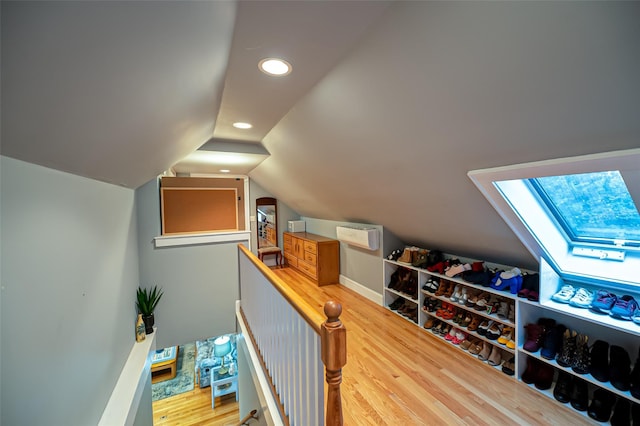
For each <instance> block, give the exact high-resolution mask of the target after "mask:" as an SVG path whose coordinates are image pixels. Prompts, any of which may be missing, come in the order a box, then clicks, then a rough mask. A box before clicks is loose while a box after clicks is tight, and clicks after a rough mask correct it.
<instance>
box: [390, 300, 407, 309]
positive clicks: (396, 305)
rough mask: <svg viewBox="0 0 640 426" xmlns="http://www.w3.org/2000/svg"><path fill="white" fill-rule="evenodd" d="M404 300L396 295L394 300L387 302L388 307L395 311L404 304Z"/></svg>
mask: <svg viewBox="0 0 640 426" xmlns="http://www.w3.org/2000/svg"><path fill="white" fill-rule="evenodd" d="M404 301H405V299H404V297H398V298H397V299H396V300H394V301H393V302H391V303H390V304H389V309H391V310H392V311H397V310H398V309H400V307H401V306H402V305H404Z"/></svg>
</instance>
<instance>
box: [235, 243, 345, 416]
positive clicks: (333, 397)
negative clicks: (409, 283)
mask: <svg viewBox="0 0 640 426" xmlns="http://www.w3.org/2000/svg"><path fill="white" fill-rule="evenodd" d="M238 247H239V249H240V251H241V252H242V253H244V254H245V255H246V257H247V259H249V260H250V261H251V262H252V263H253V264H254V265H255V266H256V267H257V268H258V270H259V271H260V272H261V273H262V275H263V276H264V277H265V278H266V279H267V280H268V281H269V282H270V283H271V284H272V285H273V287H274V288H276V290H278V292H279V293H280V294H281V295H282V296H283V297H284V298H285V299H286V300H287V302H288V303H289V304H290V305H291V306H292V307H293V308H294V309H295V310H296V312H298V314H299V315H300V316H301V317H302V318H303V319H304V320H305V322H307V324H309V326H310V327H311V328H312V329H313V330H314V331H315V332H316V333H317V334H318V335H319V336H320V351H321V354H320V355H321V359H322V363H323V364H324V366H325V377H326V382H327V406H326V407H325V425H326V426H342V425H343V416H342V397H341V394H340V384H341V383H342V368H343V367H344V366H345V365H346V364H347V329H346V328H345V326H344V325H343V324H342V321H340V315H341V314H342V305H341V304H340V303H338V302H336V301H328V302H326V303H325V305H324V314H325V317H326V319H325V318H324V317H323V316H322V315H320V314H319V313H318V312H317V311H316V310H315V308H314V307H313V306H311V305H310V304H309V303H307V302H306V301H305V300H304V299H303V298H302V297H300V296H299V295H298V294H297V293H295V292H294V291H293V290H292V289H291V288H290V287H289V286H288V285H287V284H285V283H284V281H282V280H281V279H280V278H278V277H277V276H275V275H274V274H273V271H271V269H269V267H267V266H266V265H265V264H264V263H263V262H261V261H260V260H259V259H258V258H257V257H256V256H254V255H253V253H251V251H249V249H247V248H246V247H245V246H244V245H242V244H238ZM240 314H241V315H242V317H243V319H244V322H245V323H247V324H248V322H247V320H246V318H245V316H244V313H243V310H242V308H241V309H240ZM248 325H249V324H248ZM249 333H250V334H251V336H249V337H250V339H251V341H252V343H253V344H254V346H255V345H256V342H255V340H254V337H253V335H252V334H253V333H252V332H251V328H250V325H249ZM258 350H259V351H260V348H258ZM260 361H261V365H262V367H263V369H264V370H265V372H266V373H267V374H269V372H268V371H267V368H266V366H265V365H264V362H263V360H260ZM271 386H272V388H273V383H271ZM274 390H275V389H274ZM274 394H275V392H274ZM281 408H282V407H281ZM281 414H282V415H284V411H281Z"/></svg>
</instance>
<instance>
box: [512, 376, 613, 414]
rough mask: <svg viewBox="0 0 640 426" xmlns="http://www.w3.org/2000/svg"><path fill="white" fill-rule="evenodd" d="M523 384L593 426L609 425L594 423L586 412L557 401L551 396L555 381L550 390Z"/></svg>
mask: <svg viewBox="0 0 640 426" xmlns="http://www.w3.org/2000/svg"><path fill="white" fill-rule="evenodd" d="M523 384H524V385H525V386H529V387H530V388H531V389H533V390H535V391H536V392H539V393H541V394H543V395H544V396H546V397H547V398H550V399H552V400H553V401H555V403H556V404H558V405H559V406H560V407H564V408H565V409H569V410H573V411H575V412H576V413H578V414H580V415H582V416H583V417H584V418H585V419H586V420H588V421H590V422H592V423H593V424H596V425H603V424H604V425H608V424H610V423H609V422H607V423H602V422H598V421H596V420H595V419H592V418H591V417H589V415H588V414H587V411H586V410H585V411H579V410H575V409H574V408H573V407H572V406H571V404H570V403H568V402H567V403H562V402H560V401H558V400H557V399H556V398H555V397H554V396H553V389H554V388H555V386H556V381H555V380H554V382H553V385H552V386H551V388H549V389H538V388H537V387H536V386H535V385H534V384H533V383H531V384H528V383H524V382H523ZM589 400H591V398H589Z"/></svg>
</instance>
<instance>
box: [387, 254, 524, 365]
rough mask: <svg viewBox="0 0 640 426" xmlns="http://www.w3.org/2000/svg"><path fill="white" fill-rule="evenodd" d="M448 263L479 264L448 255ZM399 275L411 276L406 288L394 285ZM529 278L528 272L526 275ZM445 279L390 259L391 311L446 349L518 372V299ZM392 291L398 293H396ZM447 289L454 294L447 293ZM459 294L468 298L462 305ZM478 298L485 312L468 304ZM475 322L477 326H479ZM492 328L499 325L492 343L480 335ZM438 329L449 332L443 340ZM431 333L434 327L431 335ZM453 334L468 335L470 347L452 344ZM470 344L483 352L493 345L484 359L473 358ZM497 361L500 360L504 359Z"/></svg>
mask: <svg viewBox="0 0 640 426" xmlns="http://www.w3.org/2000/svg"><path fill="white" fill-rule="evenodd" d="M445 257H446V258H447V259H454V258H455V259H458V260H459V261H460V262H462V263H468V264H471V263H473V262H477V261H475V260H471V259H465V258H462V257H459V256H455V255H449V254H445ZM484 266H485V267H487V268H490V269H497V270H504V271H509V270H511V269H513V267H512V266H506V265H499V264H494V263H488V262H484ZM400 268H402V269H400ZM399 269H400V270H401V271H403V273H404V274H405V275H406V276H405V277H403V278H404V282H405V284H404V285H402V286H399V287H400V288H398V286H397V285H394V282H393V280H394V278H396V279H397V277H393V275H394V274H395V273H396V272H397V271H398V270H399ZM523 272H525V271H524V270H523ZM409 274H410V275H409ZM445 274H446V273H445ZM445 274H440V273H438V272H430V271H428V270H426V269H422V268H418V267H414V266H411V265H407V264H405V263H401V262H397V261H394V260H389V259H384V304H385V306H386V307H388V308H389V309H390V310H391V311H392V312H395V313H396V314H397V315H400V316H401V317H403V318H405V319H406V320H407V321H409V322H411V323H412V324H415V325H416V326H419V327H420V328H422V329H424V330H425V331H428V332H431V333H432V334H434V335H435V336H439V337H440V338H441V339H442V341H443V343H445V344H449V345H451V344H452V343H453V346H456V347H459V348H460V349H461V351H463V352H465V353H467V354H469V355H472V356H474V358H476V359H479V361H481V362H487V361H489V359H490V360H491V362H488V364H489V365H493V366H494V367H495V368H501V367H502V363H503V361H507V362H508V361H512V362H513V363H514V365H513V366H512V368H513V370H514V372H515V371H516V366H515V362H516V359H515V358H516V352H517V350H516V348H515V347H516V342H517V336H516V335H517V326H516V320H515V319H516V318H517V315H516V314H517V312H516V311H517V307H516V305H517V304H516V299H517V295H516V294H511V293H510V291H509V289H507V290H496V289H494V288H492V287H485V286H483V285H480V284H474V283H471V282H468V281H465V280H463V279H462V278H461V277H460V276H454V277H449V276H447V275H445ZM434 282H435V283H438V284H437V285H438V288H437V289H436V288H433V287H430V285H433V284H432V283H434ZM390 285H391V286H392V287H395V288H390ZM442 286H444V287H442ZM444 288H446V289H447V290H450V291H448V292H447V291H444V290H443V289H444ZM456 289H457V290H458V296H461V295H464V297H463V298H462V299H461V300H459V299H458V298H456V297H455V296H456V294H455V291H456ZM452 296H453V299H452ZM480 296H484V297H480ZM473 297H475V300H474V301H476V302H477V301H478V300H481V299H482V298H484V299H485V300H484V301H483V302H484V303H483V304H481V306H483V307H482V308H481V309H478V308H477V307H476V306H477V304H476V303H472V304H470V303H468V302H467V301H468V299H470V298H473ZM443 309H444V311H447V310H449V311H450V313H445V314H444V315H442V314H443V313H444V311H443ZM439 311H440V312H439ZM453 312H455V313H453ZM498 314H500V315H498ZM465 320H466V322H465ZM469 321H471V322H469ZM474 322H475V326H473V323H474ZM492 322H493V323H495V325H496V327H495V328H494V330H493V331H494V333H492V335H491V337H489V334H485V333H480V332H479V331H478V330H479V329H481V328H482V326H483V325H484V326H488V325H489V324H490V323H492ZM436 324H437V327H439V328H440V329H442V328H444V327H446V330H447V332H446V333H440V334H439V333H437V332H435V331H436V330H433V329H432V327H433V326H435V325H436ZM425 327H428V329H426V328H425ZM450 329H453V330H454V331H459V332H462V333H463V336H464V340H467V345H466V346H465V345H464V344H461V343H460V342H459V341H455V340H453V338H452V337H451V336H449V339H447V334H449V332H450ZM485 330H486V328H485ZM508 330H511V332H510V333H508ZM503 331H504V333H503ZM496 332H497V334H496ZM508 341H510V345H509V346H512V347H508V346H507V342H508ZM470 342H473V343H474V344H480V347H483V348H484V345H488V346H486V350H485V354H484V355H486V356H484V357H480V358H478V355H481V353H480V354H479V353H478V352H477V351H475V352H476V353H473V352H474V351H473V350H472V349H470V348H469V343H470ZM471 346H473V345H471ZM497 355H500V356H499V357H498V356H497ZM491 356H493V358H492V357H491Z"/></svg>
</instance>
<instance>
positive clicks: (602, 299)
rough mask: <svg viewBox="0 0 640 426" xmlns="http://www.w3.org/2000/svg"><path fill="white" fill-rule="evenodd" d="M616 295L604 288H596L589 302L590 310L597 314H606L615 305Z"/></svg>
mask: <svg viewBox="0 0 640 426" xmlns="http://www.w3.org/2000/svg"><path fill="white" fill-rule="evenodd" d="M617 299H618V298H617V296H616V295H615V294H613V293H609V292H608V291H606V290H598V291H597V292H596V295H595V297H594V299H593V302H591V310H592V311H594V312H596V313H599V314H608V313H609V312H610V311H611V308H613V305H615V303H616V300H617Z"/></svg>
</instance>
